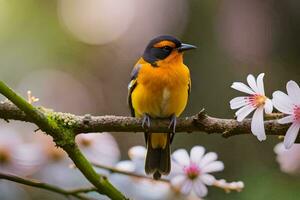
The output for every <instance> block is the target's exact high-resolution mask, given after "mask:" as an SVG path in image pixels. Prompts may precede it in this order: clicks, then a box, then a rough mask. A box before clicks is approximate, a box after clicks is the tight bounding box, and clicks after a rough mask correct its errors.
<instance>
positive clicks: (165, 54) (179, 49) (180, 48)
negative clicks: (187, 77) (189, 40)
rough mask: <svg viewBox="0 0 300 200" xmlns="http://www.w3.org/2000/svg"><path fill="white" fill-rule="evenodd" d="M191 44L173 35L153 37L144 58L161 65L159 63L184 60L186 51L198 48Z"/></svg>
mask: <svg viewBox="0 0 300 200" xmlns="http://www.w3.org/2000/svg"><path fill="white" fill-rule="evenodd" d="M196 48H197V47H196V46H194V45H190V44H184V43H182V42H180V41H179V40H178V39H176V38H175V37H173V36H169V35H162V36H158V37H156V38H154V39H152V40H151V41H150V42H149V44H148V45H147V47H146V49H145V51H144V54H143V59H144V60H145V61H146V62H148V63H150V64H151V65H152V66H159V65H160V64H159V63H162V62H163V63H170V62H176V61H182V55H183V52H184V51H187V50H191V49H196Z"/></svg>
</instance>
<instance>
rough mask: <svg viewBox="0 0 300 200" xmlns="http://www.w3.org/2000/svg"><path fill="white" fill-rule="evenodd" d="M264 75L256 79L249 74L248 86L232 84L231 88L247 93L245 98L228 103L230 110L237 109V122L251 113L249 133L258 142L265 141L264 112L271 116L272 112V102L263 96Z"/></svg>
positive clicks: (238, 83) (237, 98) (238, 98)
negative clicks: (250, 132)
mask: <svg viewBox="0 0 300 200" xmlns="http://www.w3.org/2000/svg"><path fill="white" fill-rule="evenodd" d="M263 77H264V73H261V74H259V75H258V77H257V79H255V77H254V76H253V75H252V74H250V75H248V77H247V82H248V85H249V86H250V87H249V86H247V85H246V84H244V83H241V82H234V83H233V84H232V86H231V87H232V88H233V89H236V90H238V91H241V92H244V93H247V94H248V95H247V96H241V97H236V98H234V99H232V100H231V101H230V108H231V109H238V111H237V112H236V113H235V114H236V116H237V121H239V122H241V121H243V120H244V119H245V118H246V117H247V116H248V115H249V114H250V113H252V112H253V111H255V112H254V114H253V117H252V121H251V131H252V133H253V135H255V136H256V137H257V139H258V140H259V141H262V140H265V139H266V133H265V128H264V111H265V113H267V114H271V113H272V111H273V104H272V101H271V100H270V99H269V98H267V97H266V96H265V90H264V82H263Z"/></svg>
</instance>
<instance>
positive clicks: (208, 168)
mask: <svg viewBox="0 0 300 200" xmlns="http://www.w3.org/2000/svg"><path fill="white" fill-rule="evenodd" d="M222 170H224V163H223V162H222V161H215V162H212V163H209V164H207V165H205V166H203V167H202V169H201V172H202V173H211V172H219V171H222Z"/></svg>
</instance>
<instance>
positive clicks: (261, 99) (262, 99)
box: [247, 94, 267, 108]
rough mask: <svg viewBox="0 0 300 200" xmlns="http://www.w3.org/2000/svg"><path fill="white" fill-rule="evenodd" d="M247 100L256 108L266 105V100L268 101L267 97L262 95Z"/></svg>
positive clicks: (255, 95) (252, 96)
mask: <svg viewBox="0 0 300 200" xmlns="http://www.w3.org/2000/svg"><path fill="white" fill-rule="evenodd" d="M247 98H248V101H249V102H250V104H251V105H252V106H253V107H256V108H257V107H260V106H263V105H265V103H266V100H267V97H266V96H264V95H260V94H254V95H251V96H249V97H247Z"/></svg>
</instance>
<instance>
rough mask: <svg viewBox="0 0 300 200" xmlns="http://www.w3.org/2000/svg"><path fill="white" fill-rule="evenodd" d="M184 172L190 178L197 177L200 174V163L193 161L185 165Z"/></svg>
mask: <svg viewBox="0 0 300 200" xmlns="http://www.w3.org/2000/svg"><path fill="white" fill-rule="evenodd" d="M183 170H184V173H185V174H186V175H187V176H188V177H189V179H191V180H193V179H195V178H197V177H198V176H199V174H200V169H199V167H198V165H196V164H195V163H191V164H190V165H189V166H186V167H184V169H183Z"/></svg>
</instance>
